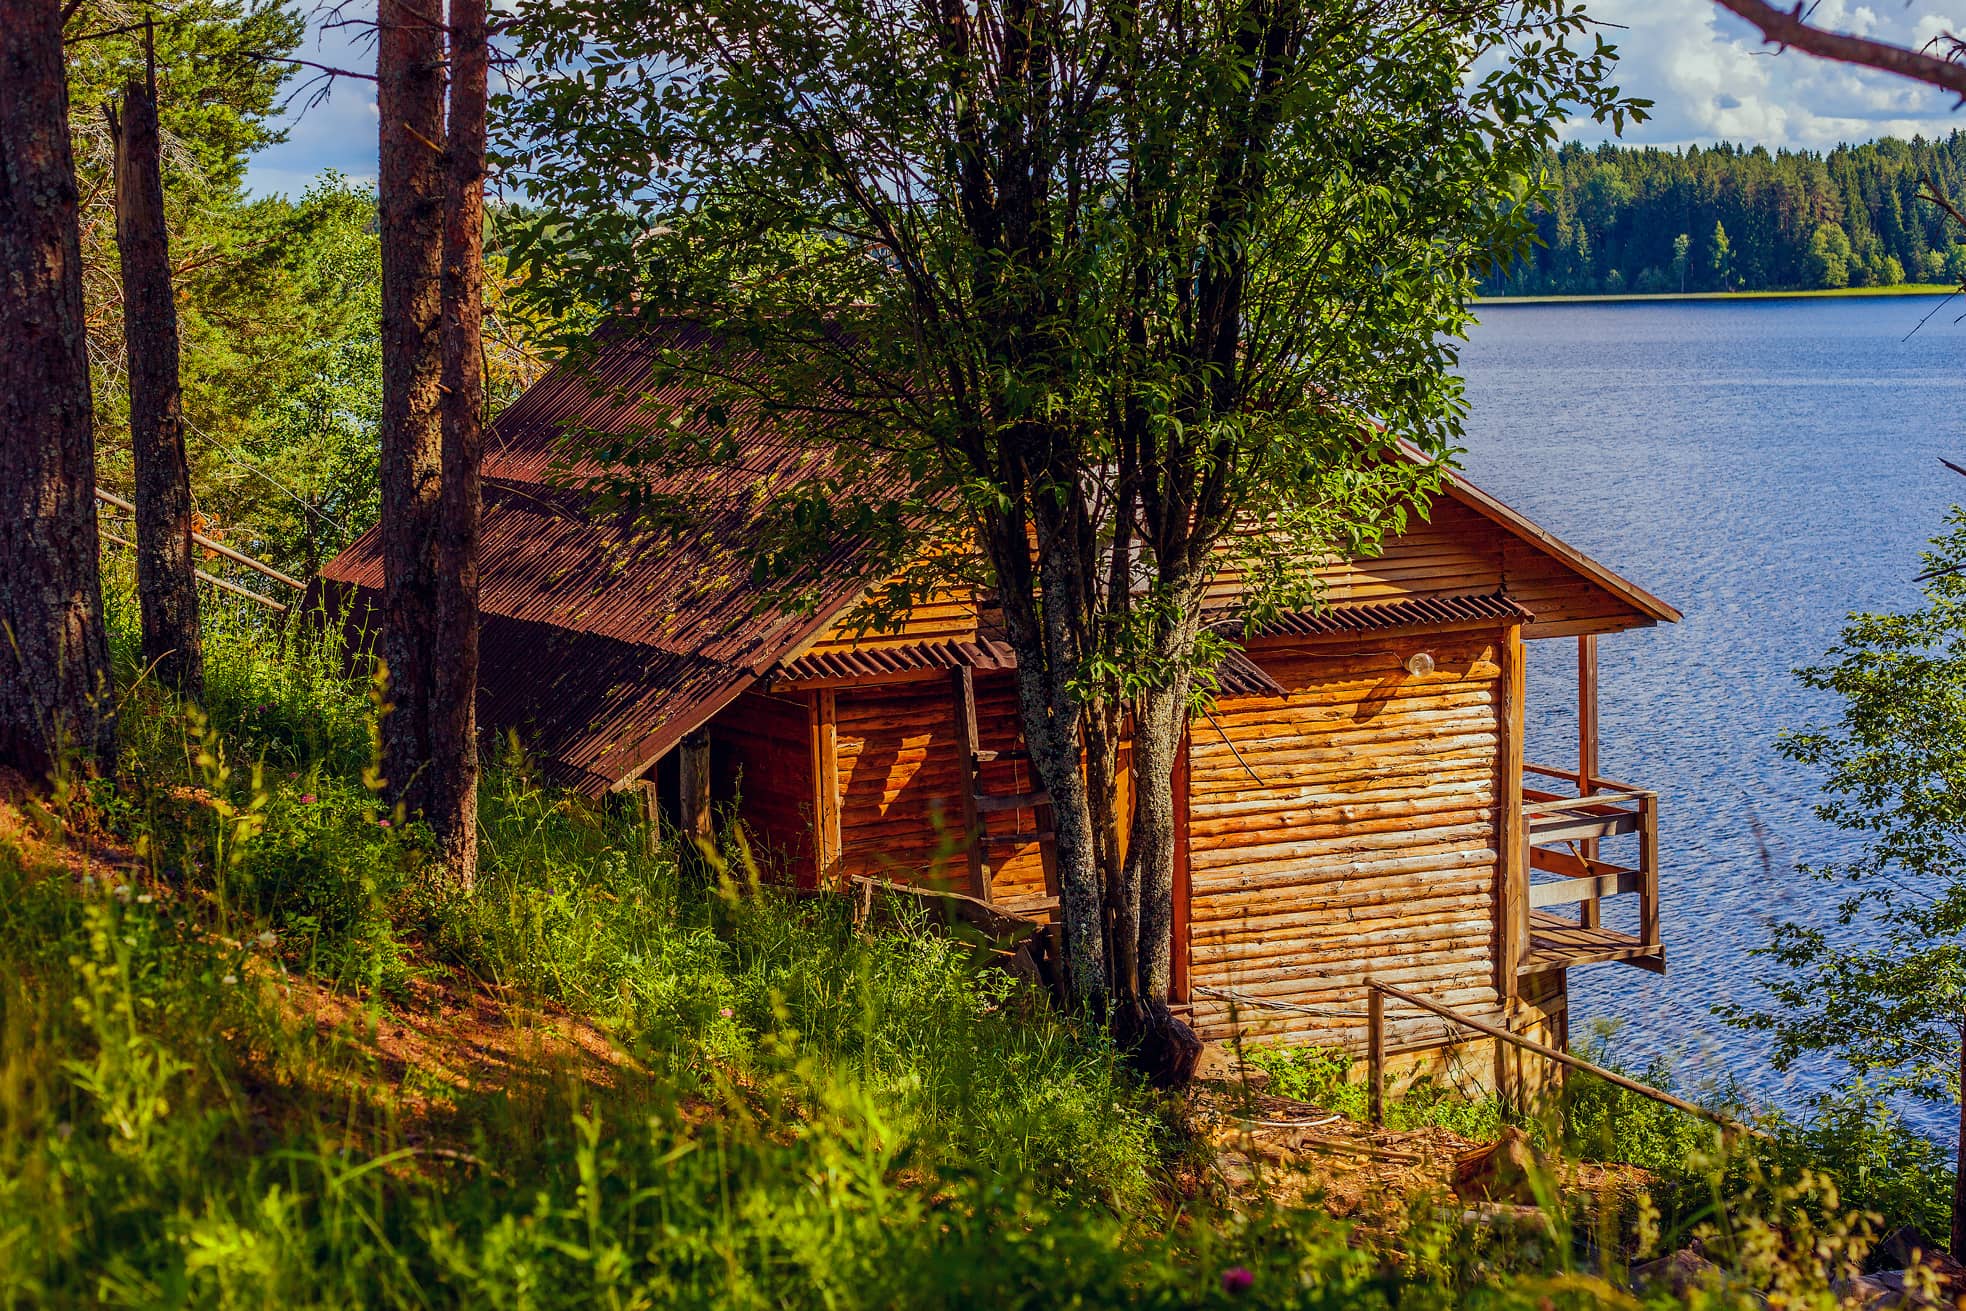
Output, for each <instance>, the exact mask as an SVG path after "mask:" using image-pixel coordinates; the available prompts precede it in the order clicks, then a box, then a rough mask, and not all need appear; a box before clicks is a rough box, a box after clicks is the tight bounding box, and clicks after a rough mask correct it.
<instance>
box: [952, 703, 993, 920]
mask: <svg viewBox="0 0 1966 1311" xmlns="http://www.w3.org/2000/svg"><path fill="white" fill-rule="evenodd" d="M949 687H950V690H951V692H952V693H953V694H954V705H953V707H952V708H953V711H954V714H955V720H956V761H957V772H958V777H959V782H960V784H961V787H962V797H961V800H960V805H961V807H962V823H963V853H964V857H965V864H966V865H967V867H968V870H969V895H970V896H972V897H975V898H976V899H977V900H979V901H984V902H987V901H989V900H990V866H989V863H988V861H987V859H986V858H985V856H984V854H983V819H982V814H981V812H982V811H983V809H984V806H983V805H982V803H981V801H980V799H979V797H978V795H977V794H978V792H979V791H980V788H981V784H980V782H979V780H978V777H977V759H976V751H977V734H976V676H975V674H974V672H973V671H971V669H970V668H969V666H967V665H965V666H963V667H962V668H960V669H953V670H951V671H950V672H949Z"/></svg>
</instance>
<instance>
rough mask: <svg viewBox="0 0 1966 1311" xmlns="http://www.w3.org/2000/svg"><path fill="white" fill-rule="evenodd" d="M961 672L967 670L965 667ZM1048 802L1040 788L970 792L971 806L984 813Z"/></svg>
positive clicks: (1020, 808)
mask: <svg viewBox="0 0 1966 1311" xmlns="http://www.w3.org/2000/svg"><path fill="white" fill-rule="evenodd" d="M962 672H964V673H968V672H969V671H968V670H966V669H965V670H963V671H962ZM972 777H973V775H972ZM1050 804H1051V794H1050V793H1049V792H1046V791H1044V790H1042V789H1040V790H1038V791H1036V792H1009V793H1005V794H1003V795H1000V796H993V795H989V794H983V793H976V792H971V794H970V805H971V807H973V808H974V810H976V811H977V812H979V813H982V814H986V815H994V814H997V813H998V812H1000V811H1005V810H1033V809H1036V808H1037V807H1039V806H1048V805H1050Z"/></svg>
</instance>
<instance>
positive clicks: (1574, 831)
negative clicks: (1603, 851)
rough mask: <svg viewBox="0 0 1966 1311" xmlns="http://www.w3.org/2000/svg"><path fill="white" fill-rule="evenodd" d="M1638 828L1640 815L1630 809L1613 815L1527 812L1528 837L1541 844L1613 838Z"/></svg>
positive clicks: (1634, 831)
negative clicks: (1528, 813)
mask: <svg viewBox="0 0 1966 1311" xmlns="http://www.w3.org/2000/svg"><path fill="white" fill-rule="evenodd" d="M1638 829H1639V816H1638V815H1636V814H1634V813H1632V812H1631V811H1624V812H1622V813H1619V814H1613V815H1578V814H1557V815H1538V814H1536V813H1534V812H1533V811H1532V812H1531V813H1530V815H1529V837H1530V840H1531V841H1533V842H1536V843H1539V844H1541V845H1544V846H1547V845H1549V844H1550V843H1552V842H1576V841H1579V840H1581V839H1585V838H1615V837H1617V836H1619V835H1620V834H1624V833H1636V832H1638Z"/></svg>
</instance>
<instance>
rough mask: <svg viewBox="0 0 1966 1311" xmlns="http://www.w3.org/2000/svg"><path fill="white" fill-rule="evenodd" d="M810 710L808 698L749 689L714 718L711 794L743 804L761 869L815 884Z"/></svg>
mask: <svg viewBox="0 0 1966 1311" xmlns="http://www.w3.org/2000/svg"><path fill="white" fill-rule="evenodd" d="M810 716H811V712H810V708H809V700H808V697H806V696H804V695H789V696H788V695H776V694H764V693H758V692H746V693H744V694H743V695H741V696H739V697H738V698H737V699H736V700H735V701H733V702H731V703H730V705H728V706H726V707H724V709H723V710H722V711H721V712H719V713H718V715H717V717H716V718H715V719H713V720H711V721H710V728H709V732H710V776H711V783H710V795H711V799H712V801H713V802H714V803H715V804H717V805H719V806H727V805H729V804H731V802H733V801H737V802H739V811H740V813H741V814H742V815H743V818H744V823H745V827H746V829H747V831H748V832H749V834H750V840H751V842H752V843H753V844H754V847H755V848H756V854H757V856H758V860H759V864H760V865H761V866H763V867H765V868H767V869H771V870H774V871H783V872H784V873H785V874H787V875H789V876H790V877H791V879H792V881H793V882H794V883H795V884H796V885H797V886H799V887H810V886H812V884H813V881H814V878H815V874H816V870H815V865H814V860H813V819H814V814H813V805H812V798H813V773H812V750H811V740H812V732H811V718H810Z"/></svg>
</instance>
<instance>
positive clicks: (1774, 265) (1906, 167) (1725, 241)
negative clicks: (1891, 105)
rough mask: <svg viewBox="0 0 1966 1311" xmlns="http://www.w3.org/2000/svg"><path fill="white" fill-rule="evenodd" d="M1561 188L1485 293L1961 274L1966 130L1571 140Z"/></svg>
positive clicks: (1813, 285)
mask: <svg viewBox="0 0 1966 1311" xmlns="http://www.w3.org/2000/svg"><path fill="white" fill-rule="evenodd" d="M1550 169H1551V172H1552V174H1553V180H1554V183H1555V194H1554V195H1553V196H1551V197H1550V198H1549V199H1548V201H1547V202H1545V203H1542V204H1539V205H1538V206H1537V207H1536V226H1537V228H1538V230H1539V231H1540V234H1541V236H1542V240H1543V245H1541V246H1540V247H1538V248H1537V249H1536V250H1535V251H1533V252H1532V253H1531V255H1530V257H1529V258H1528V259H1527V260H1524V261H1522V262H1520V263H1518V264H1516V265H1514V266H1513V267H1511V268H1510V269H1508V270H1506V271H1505V272H1501V273H1498V274H1496V275H1495V276H1494V277H1492V278H1490V279H1489V281H1488V282H1487V283H1486V284H1485V285H1484V286H1483V288H1482V290H1483V292H1484V293H1485V294H1488V295H1518V296H1538V295H1540V296H1548V295H1586V294H1593V293H1597V294H1617V293H1621V292H1666V291H1799V290H1814V289H1818V288H1837V287H1871V286H1892V285H1896V284H1898V283H1902V282H1957V281H1959V279H1960V278H1961V276H1962V275H1966V230H1961V229H1960V227H1959V226H1958V225H1957V224H1956V223H1954V222H1953V220H1952V219H1951V218H1950V217H1948V216H1947V215H1946V214H1945V212H1944V211H1943V210H1941V209H1940V208H1939V207H1938V206H1937V205H1935V204H1933V203H1931V202H1930V201H1926V200H1920V199H1919V198H1918V196H1919V191H1920V188H1921V186H1923V185H1925V184H1930V185H1932V186H1935V187H1937V188H1938V190H1939V191H1940V192H1941V193H1942V194H1943V195H1945V196H1947V197H1948V198H1949V199H1951V200H1952V201H1953V202H1954V203H1955V204H1960V205H1961V207H1962V209H1966V203H1963V202H1966V133H1962V132H1954V133H1953V134H1952V135H1951V136H1949V137H1947V138H1946V139H1944V140H1943V141H1927V140H1925V139H1924V138H1923V137H1919V138H1916V139H1914V140H1911V141H1899V140H1895V139H1886V140H1883V141H1871V142H1866V143H1865V144H1863V145H1860V146H1839V147H1838V148H1837V149H1835V150H1832V151H1830V152H1829V153H1828V154H1827V155H1822V154H1817V153H1815V152H1813V151H1794V150H1783V151H1779V152H1776V153H1774V154H1770V153H1769V152H1768V151H1767V150H1766V149H1765V148H1763V147H1760V146H1756V147H1755V148H1753V149H1752V150H1749V149H1744V148H1742V147H1739V146H1731V145H1718V146H1712V147H1700V146H1692V147H1688V148H1686V149H1683V150H1659V149H1656V148H1633V147H1629V146H1611V145H1605V146H1597V147H1585V146H1580V145H1576V144H1571V145H1567V146H1564V147H1563V148H1562V149H1561V150H1559V151H1557V152H1556V153H1555V154H1554V155H1552V156H1551V158H1550Z"/></svg>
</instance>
